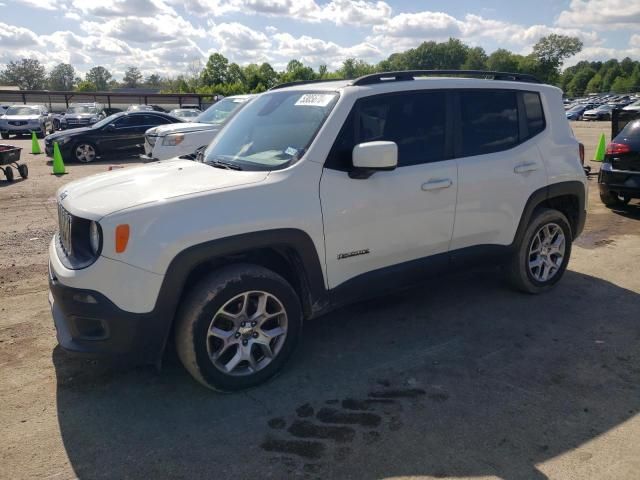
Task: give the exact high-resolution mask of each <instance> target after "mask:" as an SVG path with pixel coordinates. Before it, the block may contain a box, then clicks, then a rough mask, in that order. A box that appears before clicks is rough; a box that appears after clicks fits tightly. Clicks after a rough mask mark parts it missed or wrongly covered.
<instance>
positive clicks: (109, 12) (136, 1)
mask: <svg viewBox="0 0 640 480" xmlns="http://www.w3.org/2000/svg"><path fill="white" fill-rule="evenodd" d="M72 7H73V8H74V9H76V10H77V11H80V12H82V13H83V14H85V15H93V16H96V17H122V16H135V17H153V16H155V15H161V14H165V15H166V14H169V15H176V12H175V10H174V9H173V8H171V7H169V6H168V5H166V4H165V3H164V2H163V1H162V0H73V3H72Z"/></svg>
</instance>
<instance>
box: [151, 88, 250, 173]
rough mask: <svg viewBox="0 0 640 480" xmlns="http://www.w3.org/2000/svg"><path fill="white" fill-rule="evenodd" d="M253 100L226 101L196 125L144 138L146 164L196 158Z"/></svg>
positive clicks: (171, 128)
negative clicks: (194, 156) (182, 156)
mask: <svg viewBox="0 0 640 480" xmlns="http://www.w3.org/2000/svg"><path fill="white" fill-rule="evenodd" d="M251 98H253V96H252V95H236V96H233V97H226V98H224V99H222V100H220V101H218V102H216V103H214V104H213V105H211V106H210V107H209V108H208V109H206V110H205V111H204V112H202V113H201V114H200V116H198V117H197V118H196V119H195V121H193V122H189V123H181V124H176V125H161V126H159V127H156V128H152V129H150V130H149V131H148V132H147V133H146V135H145V142H144V151H145V153H144V155H142V158H143V159H144V160H166V159H168V158H173V157H178V156H180V155H189V154H193V153H194V152H195V151H196V150H197V149H198V148H200V147H203V146H206V145H208V144H209V143H210V142H211V140H213V138H214V137H215V136H216V134H217V133H218V132H219V131H220V129H221V128H222V127H223V126H224V125H225V123H226V122H228V121H229V120H230V119H231V118H233V116H234V115H235V114H236V113H238V112H239V111H240V109H241V108H242V107H243V106H244V105H246V104H247V102H248V101H249V100H250V99H251Z"/></svg>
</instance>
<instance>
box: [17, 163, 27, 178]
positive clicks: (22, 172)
mask: <svg viewBox="0 0 640 480" xmlns="http://www.w3.org/2000/svg"><path fill="white" fill-rule="evenodd" d="M18 173H19V174H20V177H21V178H27V177H28V176H29V167H27V165H26V164H24V163H21V164H20V165H18Z"/></svg>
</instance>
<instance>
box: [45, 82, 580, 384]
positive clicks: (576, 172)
mask: <svg viewBox="0 0 640 480" xmlns="http://www.w3.org/2000/svg"><path fill="white" fill-rule="evenodd" d="M434 73H435V74H438V76H432V77H431V78H429V77H428V76H429V75H430V74H434ZM442 73H443V72H441V71H435V72H431V71H415V72H394V73H385V74H374V75H368V76H365V77H362V78H359V79H356V80H342V81H329V82H323V83H309V82H306V83H300V84H298V85H289V86H285V87H283V88H280V87H276V88H274V89H272V90H271V91H269V92H267V93H265V94H263V95H260V96H259V97H257V98H256V99H255V100H253V101H252V102H251V103H249V104H248V105H247V106H246V107H245V108H244V109H242V111H240V112H239V113H238V114H237V115H236V116H235V117H234V118H233V119H232V120H231V121H230V122H229V123H228V124H227V125H226V126H225V127H224V129H223V130H222V131H221V132H220V134H219V135H218V136H217V137H216V138H215V139H214V141H213V142H212V143H211V144H210V145H209V146H208V148H207V149H206V150H205V151H204V153H203V155H202V156H201V158H200V160H199V161H191V160H181V159H176V160H169V161H161V162H157V163H153V164H149V165H147V166H143V167H138V168H127V169H124V170H118V171H114V172H107V173H103V174H100V175H96V176H92V177H89V178H87V179H84V180H79V181H75V182H72V183H70V184H68V185H66V186H65V187H63V188H62V189H61V190H60V191H59V192H58V196H57V198H58V210H59V221H60V231H59V233H58V234H56V235H55V237H54V239H53V241H52V242H51V245H50V249H49V253H50V257H51V261H50V289H51V293H50V297H49V298H50V302H51V305H52V311H53V317H54V320H55V325H56V327H57V335H58V340H59V342H60V344H61V345H62V347H63V348H65V349H67V350H70V351H76V352H83V353H87V354H109V355H115V356H119V357H127V358H129V359H131V360H135V361H139V362H140V361H141V362H149V363H153V362H156V363H157V362H159V360H160V358H161V356H162V354H163V351H164V349H165V345H166V342H167V341H168V340H169V339H171V340H173V341H175V342H176V345H177V350H178V353H179V356H180V359H181V360H182V362H183V364H184V366H185V367H186V368H187V370H188V371H189V372H190V373H191V374H192V375H193V376H194V377H195V378H196V379H197V380H198V381H200V382H201V383H202V384H204V385H206V386H208V387H211V388H214V389H217V390H223V391H230V390H237V389H242V388H246V387H250V386H253V385H256V384H258V383H260V382H262V381H264V380H266V379H268V378H269V377H271V376H272V375H274V374H275V373H276V372H277V371H278V370H279V369H280V368H281V367H282V366H283V365H284V363H285V361H286V360H287V358H288V357H289V355H290V354H291V352H292V350H293V348H294V346H295V344H296V343H297V341H298V339H299V337H300V335H301V333H302V324H303V322H304V321H306V320H309V319H310V318H313V317H317V316H319V315H321V314H323V313H325V312H327V311H329V310H330V309H332V308H335V307H336V306H339V305H343V304H345V303H347V302H353V301H356V300H361V299H366V298H370V297H373V296H376V295H380V294H382V293H384V292H387V291H389V290H391V289H396V288H401V287H406V286H408V285H412V284H416V283H417V282H419V281H420V280H421V279H422V278H423V277H424V276H425V275H433V274H436V273H441V272H443V271H448V270H452V269H454V268H456V267H459V266H463V267H465V266H468V265H469V262H468V261H469V260H471V259H473V260H480V261H483V260H484V261H490V262H492V263H493V264H495V263H496V262H501V263H502V264H503V265H504V266H505V270H506V272H507V273H508V276H509V277H510V279H511V281H512V282H513V284H514V285H515V286H516V287H517V288H518V289H520V290H522V291H524V292H529V293H539V292H543V291H545V290H548V289H550V288H552V287H553V286H554V285H555V284H556V283H557V282H558V281H559V280H560V279H561V277H562V276H563V273H564V272H565V269H566V268H567V263H568V262H569V257H570V254H571V245H572V241H573V240H574V239H575V238H576V237H577V236H578V235H579V234H580V233H581V231H582V228H583V225H584V221H585V216H586V211H585V208H586V207H585V199H586V189H587V181H586V177H585V174H584V171H583V168H582V165H581V161H580V155H579V144H578V142H577V141H576V139H575V138H574V136H573V134H572V132H571V130H570V128H569V124H568V122H567V120H566V118H565V114H564V109H563V106H562V94H561V91H560V90H559V89H557V88H555V87H552V86H548V85H542V84H540V83H537V81H536V80H535V79H534V78H532V77H529V76H525V75H518V74H502V73H495V72H492V73H484V74H483V76H484V77H485V78H480V79H474V78H453V77H448V78H447V77H443V76H442ZM449 73H452V72H449ZM457 73H458V74H460V73H464V72H457ZM473 73H475V74H477V72H473ZM468 75H471V72H468Z"/></svg>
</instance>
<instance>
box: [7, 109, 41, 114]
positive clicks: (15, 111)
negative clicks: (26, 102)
mask: <svg viewBox="0 0 640 480" xmlns="http://www.w3.org/2000/svg"><path fill="white" fill-rule="evenodd" d="M39 114H40V112H39V111H38V109H37V108H36V107H9V108H8V109H7V111H6V112H5V115H39Z"/></svg>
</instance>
